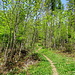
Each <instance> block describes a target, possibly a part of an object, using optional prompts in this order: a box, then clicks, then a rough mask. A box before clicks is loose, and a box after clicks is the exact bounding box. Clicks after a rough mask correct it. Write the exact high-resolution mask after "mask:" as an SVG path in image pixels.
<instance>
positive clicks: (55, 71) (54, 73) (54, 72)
mask: <svg viewBox="0 0 75 75" xmlns="http://www.w3.org/2000/svg"><path fill="white" fill-rule="evenodd" d="M43 56H44V57H45V58H46V59H47V60H48V61H49V62H50V64H51V67H52V71H53V75H58V72H57V70H56V67H55V66H54V63H53V62H52V61H51V60H50V59H49V58H48V57H47V56H46V55H43Z"/></svg>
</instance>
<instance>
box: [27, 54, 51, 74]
mask: <svg viewBox="0 0 75 75" xmlns="http://www.w3.org/2000/svg"><path fill="white" fill-rule="evenodd" d="M39 57H40V61H39V62H38V63H37V64H35V65H31V66H30V67H29V69H28V72H29V73H30V75H52V68H51V66H50V63H49V62H48V61H47V60H46V58H45V57H43V56H42V55H41V54H39Z"/></svg>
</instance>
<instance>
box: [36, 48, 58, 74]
mask: <svg viewBox="0 0 75 75" xmlns="http://www.w3.org/2000/svg"><path fill="white" fill-rule="evenodd" d="M41 49H42V47H40V48H39V49H38V50H37V51H36V52H38V51H39V50H41ZM43 56H44V57H45V58H46V59H47V60H48V61H49V62H50V64H51V67H52V71H53V75H58V72H57V70H56V67H55V66H54V63H53V62H52V60H50V59H49V58H48V57H47V56H46V55H44V54H43Z"/></svg>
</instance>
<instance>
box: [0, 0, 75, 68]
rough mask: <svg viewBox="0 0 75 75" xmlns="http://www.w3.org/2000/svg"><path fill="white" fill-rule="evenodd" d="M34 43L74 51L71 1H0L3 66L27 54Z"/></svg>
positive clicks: (74, 2)
mask: <svg viewBox="0 0 75 75" xmlns="http://www.w3.org/2000/svg"><path fill="white" fill-rule="evenodd" d="M36 42H40V43H41V44H42V45H43V46H45V47H46V48H50V49H53V50H60V51H63V52H69V53H72V52H74V50H75V0H67V8H65V7H64V5H63V4H62V2H61V0H2V1H1V4H0V54H2V55H3V56H4V64H5V66H7V67H8V66H9V65H10V63H11V62H13V63H15V62H17V61H19V60H20V58H21V57H22V55H26V54H27V53H31V52H32V51H33V50H34V46H35V43H36Z"/></svg>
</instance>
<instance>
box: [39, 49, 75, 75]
mask: <svg viewBox="0 0 75 75" xmlns="http://www.w3.org/2000/svg"><path fill="white" fill-rule="evenodd" d="M39 53H43V54H45V55H46V56H47V57H48V58H50V59H51V60H52V61H53V62H54V65H55V66H56V68H57V71H58V73H59V75H75V62H74V61H73V60H72V58H69V57H65V56H61V55H59V54H56V53H54V51H50V50H47V49H41V50H40V51H39Z"/></svg>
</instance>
